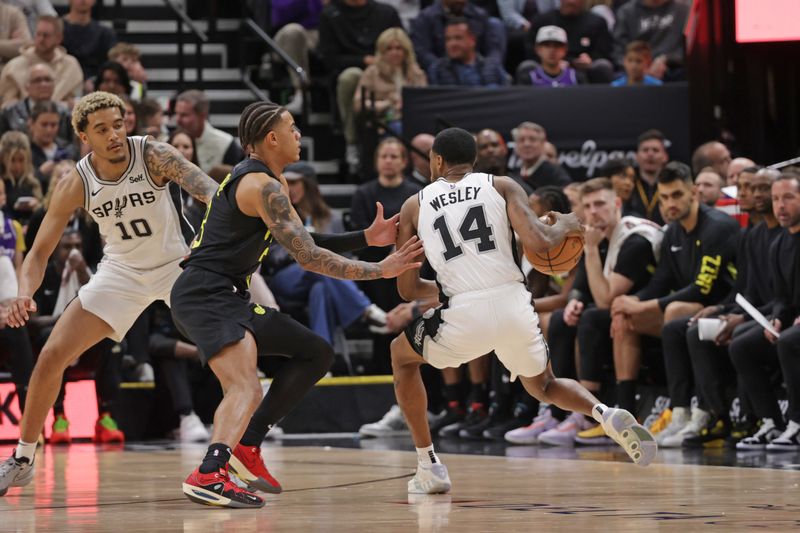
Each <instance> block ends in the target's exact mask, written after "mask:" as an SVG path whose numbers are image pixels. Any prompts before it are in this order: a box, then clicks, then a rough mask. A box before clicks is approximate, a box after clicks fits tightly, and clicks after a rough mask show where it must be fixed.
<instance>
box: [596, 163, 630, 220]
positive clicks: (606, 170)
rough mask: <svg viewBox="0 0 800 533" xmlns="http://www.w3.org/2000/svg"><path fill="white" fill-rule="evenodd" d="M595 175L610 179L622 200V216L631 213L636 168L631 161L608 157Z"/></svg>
mask: <svg viewBox="0 0 800 533" xmlns="http://www.w3.org/2000/svg"><path fill="white" fill-rule="evenodd" d="M597 177H599V178H608V179H610V180H611V185H612V186H613V187H614V192H615V193H616V195H617V197H618V198H619V199H620V200H621V201H622V216H626V215H629V214H632V212H631V208H630V199H631V196H632V195H633V186H634V182H635V180H636V170H635V169H634V168H633V163H631V162H630V161H629V160H628V159H624V158H619V159H617V158H615V159H609V161H608V162H607V163H606V164H605V165H603V167H602V168H601V169H600V170H599V171H598V173H597Z"/></svg>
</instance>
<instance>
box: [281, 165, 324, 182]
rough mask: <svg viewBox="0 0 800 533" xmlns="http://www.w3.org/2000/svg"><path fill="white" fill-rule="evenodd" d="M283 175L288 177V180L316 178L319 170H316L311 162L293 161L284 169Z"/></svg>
mask: <svg viewBox="0 0 800 533" xmlns="http://www.w3.org/2000/svg"><path fill="white" fill-rule="evenodd" d="M283 177H284V178H286V180H287V181H294V180H299V179H302V178H308V179H311V180H316V179H317V172H316V171H315V170H314V167H313V166H312V165H311V163H307V162H306V161H298V162H297V163H292V164H291V165H288V166H287V167H286V168H284V169H283Z"/></svg>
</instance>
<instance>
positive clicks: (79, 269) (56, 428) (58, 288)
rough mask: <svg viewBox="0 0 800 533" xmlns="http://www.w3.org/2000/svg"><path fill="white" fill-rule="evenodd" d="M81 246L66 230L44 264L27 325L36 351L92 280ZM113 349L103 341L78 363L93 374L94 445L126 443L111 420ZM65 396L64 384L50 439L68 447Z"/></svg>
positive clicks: (116, 364) (115, 385)
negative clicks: (33, 306)
mask: <svg viewBox="0 0 800 533" xmlns="http://www.w3.org/2000/svg"><path fill="white" fill-rule="evenodd" d="M82 246H83V243H82V242H81V236H80V233H78V232H77V231H76V230H73V229H67V230H65V231H64V233H63V235H62V236H61V240H60V241H59V243H58V246H57V247H56V250H55V252H54V253H53V256H52V257H51V258H50V261H49V262H48V264H47V268H46V270H45V272H44V279H43V280H42V284H41V286H40V287H39V290H37V291H36V293H35V294H34V295H33V299H34V301H35V302H36V307H37V311H36V314H35V316H32V317H31V320H30V322H29V324H30V327H31V329H32V330H34V331H35V333H34V339H35V341H36V345H37V346H39V347H41V346H42V345H43V344H44V342H45V341H46V340H47V338H48V337H49V336H50V333H52V331H53V326H54V325H55V323H56V320H58V317H60V316H61V314H62V313H63V312H64V309H66V307H67V305H68V304H69V303H70V302H71V301H72V300H73V299H74V298H75V297H76V296H77V294H78V290H79V289H80V288H81V287H82V286H83V285H85V284H86V283H88V282H89V279H91V277H92V272H91V270H89V267H88V266H87V264H86V261H85V259H84V257H83V254H82V253H81V249H82ZM112 346H113V342H112V341H111V340H110V339H105V340H103V341H101V342H99V343H98V344H96V345H94V346H93V347H92V348H90V349H89V350H87V351H86V352H85V353H84V354H82V355H81V358H80V360H79V363H78V369H80V370H84V371H89V372H93V373H94V377H95V388H96V391H97V410H98V413H99V416H98V418H97V422H96V424H95V442H124V441H125V435H124V433H123V432H122V431H120V430H119V428H118V427H117V423H116V422H115V421H114V419H113V418H111V409H112V404H113V401H114V398H115V396H116V394H117V392H118V390H119V384H120V381H121V373H120V362H121V360H120V357H119V356H118V355H117V354H115V353H114V352H113V351H112ZM65 395H66V382H65V381H63V382H62V384H61V390H60V392H59V394H58V398H57V399H56V402H55V404H54V405H53V414H54V420H53V431H52V433H51V436H50V443H52V444H69V443H70V442H71V441H72V439H71V437H70V434H69V420H67V417H66V415H65V410H64V400H65Z"/></svg>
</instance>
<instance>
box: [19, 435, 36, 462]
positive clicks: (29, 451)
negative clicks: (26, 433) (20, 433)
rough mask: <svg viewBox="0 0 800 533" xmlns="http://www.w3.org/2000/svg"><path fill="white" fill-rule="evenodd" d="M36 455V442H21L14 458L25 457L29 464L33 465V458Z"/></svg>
mask: <svg viewBox="0 0 800 533" xmlns="http://www.w3.org/2000/svg"><path fill="white" fill-rule="evenodd" d="M35 453H36V442H23V441H22V440H20V441H19V442H18V443H17V449H16V450H15V451H14V458H16V459H22V458H23V457H24V458H26V459H27V460H28V462H29V463H33V456H34V454H35Z"/></svg>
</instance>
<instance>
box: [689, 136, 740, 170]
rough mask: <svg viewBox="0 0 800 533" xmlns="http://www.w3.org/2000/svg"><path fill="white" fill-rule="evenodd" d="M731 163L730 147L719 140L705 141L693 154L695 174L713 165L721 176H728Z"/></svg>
mask: <svg viewBox="0 0 800 533" xmlns="http://www.w3.org/2000/svg"><path fill="white" fill-rule="evenodd" d="M730 164H731V153H730V151H729V150H728V147H727V146H725V145H724V144H722V143H721V142H719V141H709V142H707V143H703V144H701V145H700V146H698V147H697V148H696V149H695V151H694V153H693V154H692V171H693V172H694V173H695V174H697V173H699V172H700V171H701V170H703V169H704V168H706V167H711V168H712V169H713V170H714V172H716V173H717V174H719V175H720V176H727V175H728V165H730Z"/></svg>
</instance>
